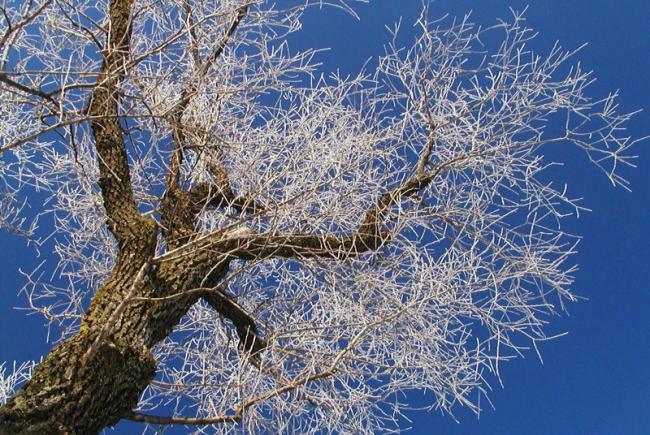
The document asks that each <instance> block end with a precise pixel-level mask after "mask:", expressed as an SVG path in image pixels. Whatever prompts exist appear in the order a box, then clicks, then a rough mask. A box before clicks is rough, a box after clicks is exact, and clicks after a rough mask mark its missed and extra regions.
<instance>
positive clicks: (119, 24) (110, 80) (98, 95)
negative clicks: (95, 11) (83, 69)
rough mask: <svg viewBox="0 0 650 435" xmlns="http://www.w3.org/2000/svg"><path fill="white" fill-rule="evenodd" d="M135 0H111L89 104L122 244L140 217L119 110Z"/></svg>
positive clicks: (107, 198) (109, 207) (102, 178)
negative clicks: (134, 195) (95, 82)
mask: <svg viewBox="0 0 650 435" xmlns="http://www.w3.org/2000/svg"><path fill="white" fill-rule="evenodd" d="M132 1H133V0H111V1H110V12H109V27H110V31H109V34H108V37H107V41H106V48H105V49H104V62H103V64H102V70H101V73H100V75H99V80H98V81H97V86H96V87H95V89H94V90H93V94H92V100H91V103H90V108H89V115H90V116H93V117H96V119H95V120H94V121H93V123H92V130H93V134H94V136H95V146H96V148H97V154H98V156H97V158H98V161H99V174H100V175H99V185H100V187H101V190H102V196H103V199H104V207H105V208H106V214H107V215H108V227H109V229H110V230H111V232H112V233H113V234H114V235H115V237H116V238H117V240H118V241H119V242H120V243H121V244H122V243H124V242H125V240H126V239H127V237H128V236H129V234H130V233H131V227H132V226H133V223H134V222H136V221H138V220H139V219H140V215H139V213H138V211H137V206H136V204H135V200H134V197H133V189H132V187H131V177H130V172H129V165H128V159H127V153H126V146H125V143H124V140H123V137H122V128H121V126H120V123H119V113H118V93H119V86H120V81H121V74H122V73H123V72H124V66H125V64H126V61H127V58H128V55H129V41H130V33H131V17H130V13H131V6H132Z"/></svg>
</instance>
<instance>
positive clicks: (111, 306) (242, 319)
mask: <svg viewBox="0 0 650 435" xmlns="http://www.w3.org/2000/svg"><path fill="white" fill-rule="evenodd" d="M132 6H133V2H132V0H111V1H110V6H109V7H110V10H109V26H108V28H109V29H110V32H109V34H108V37H107V41H106V46H105V49H104V51H103V53H102V54H103V59H104V60H103V65H102V70H101V72H100V74H99V78H98V80H97V84H96V85H95V88H94V90H93V94H92V98H91V101H90V103H89V108H88V114H89V116H90V117H91V119H92V125H91V127H92V131H93V134H94V138H95V147H96V151H97V159H98V164H99V169H100V179H99V185H100V187H101V193H102V198H103V204H104V208H105V210H106V216H107V222H106V224H107V226H108V228H109V230H110V231H111V233H112V234H113V235H114V236H115V238H116V240H117V242H118V249H119V250H118V254H117V259H116V263H115V266H114V268H113V270H112V274H111V275H110V277H109V278H108V280H107V281H106V282H105V283H104V284H103V285H102V286H101V287H100V289H99V290H98V291H97V293H96V295H95V296H94V298H93V300H92V302H91V304H90V307H89V309H88V311H87V313H86V314H85V316H84V318H83V321H82V324H81V327H80V329H79V331H78V332H77V333H76V334H75V335H74V336H72V337H71V338H69V339H68V340H67V341H65V342H63V343H61V344H60V345H58V346H56V347H55V348H54V349H52V351H51V352H50V353H49V355H48V356H47V357H46V358H45V359H44V361H43V362H42V363H41V364H40V365H39V366H38V368H37V369H36V371H35V372H34V374H33V377H32V378H31V380H30V381H29V382H27V383H26V385H25V386H24V387H23V388H22V389H21V390H20V391H19V392H18V393H17V394H16V395H15V396H14V397H13V398H12V399H11V400H10V401H9V402H8V403H7V404H6V405H5V406H3V407H1V408H0V433H2V434H42V433H66V434H92V433H97V432H99V431H100V430H101V429H102V428H105V427H109V426H112V425H114V424H116V423H117V422H118V421H119V420H120V419H122V418H127V417H131V418H133V413H132V411H133V409H134V408H135V407H136V405H137V403H138V399H139V397H140V395H141V394H142V392H143V391H144V389H145V388H146V387H147V385H149V383H150V382H151V380H152V379H153V377H154V375H155V372H156V361H155V360H154V358H153V356H152V354H151V352H150V349H151V348H152V347H153V346H154V345H155V344H156V343H158V342H159V341H160V340H162V339H163V338H165V337H166V336H167V335H169V334H170V332H171V331H172V329H173V327H174V326H175V325H176V324H177V323H178V322H179V320H180V319H181V317H182V316H183V315H184V314H185V313H186V312H187V311H188V309H189V308H190V307H191V306H192V305H193V304H194V303H196V302H197V301H198V300H199V299H200V298H202V299H204V300H205V301H206V302H207V303H208V304H209V305H210V306H211V307H212V308H214V309H215V310H216V311H218V312H219V313H220V314H221V315H222V316H224V317H225V318H227V319H229V320H230V321H231V322H232V323H233V325H234V327H235V329H236V331H237V333H238V335H239V338H240V345H241V346H242V347H243V348H244V349H245V350H246V351H248V352H250V353H251V354H252V355H253V356H255V354H256V353H257V352H261V351H263V349H264V347H265V342H264V339H263V338H262V337H261V336H259V335H258V333H257V328H256V325H255V322H254V319H252V318H251V317H250V316H249V315H248V314H247V313H246V312H245V311H244V310H243V309H242V308H241V307H240V306H239V305H238V304H237V303H236V302H234V301H233V300H231V299H230V298H229V297H228V296H227V295H226V294H225V293H223V292H222V291H221V290H219V288H218V283H219V281H220V280H221V279H222V278H223V277H224V276H225V274H226V273H227V272H228V264H229V262H230V260H231V259H232V258H241V259H260V258H269V257H292V256H298V255H299V256H303V257H309V256H319V257H328V258H344V257H348V256H350V255H354V254H356V253H359V252H364V251H368V250H372V249H376V248H377V247H378V246H379V245H380V244H382V243H383V242H385V241H386V240H387V238H388V235H387V234H385V233H381V232H380V231H379V221H380V220H381V216H382V215H383V214H384V212H385V211H386V210H387V208H388V207H390V204H391V202H392V201H393V200H394V199H395V198H394V197H396V196H401V195H408V194H412V193H414V192H415V191H417V190H419V189H420V188H422V187H424V186H425V185H426V184H427V183H428V182H429V181H430V176H425V175H424V172H423V171H418V173H417V174H416V175H415V176H414V177H413V178H412V179H410V180H407V182H406V183H404V185H402V186H399V187H398V188H396V189H395V190H394V191H392V192H388V193H387V194H385V195H384V196H383V197H382V198H381V200H380V201H379V202H378V204H376V206H375V207H372V208H371V209H370V210H368V212H367V215H366V219H365V220H364V222H363V224H362V225H361V227H360V229H359V232H358V233H357V234H354V235H352V236H349V237H344V238H341V237H335V236H326V237H322V236H314V235H309V234H291V235H283V234H253V235H244V236H242V235H239V236H235V237H229V236H228V233H227V232H225V231H219V232H216V233H213V234H210V235H208V236H205V237H202V238H197V237H198V236H196V235H195V220H196V217H197V215H198V214H199V213H200V211H201V210H202V209H203V208H204V207H219V206H222V205H223V204H225V203H228V205H229V206H231V207H234V208H236V209H239V210H240V212H242V213H244V212H253V213H257V212H260V211H262V210H263V207H262V206H260V205H259V204H256V203H255V202H254V201H253V200H252V199H249V198H243V197H238V196H237V195H236V194H235V193H234V192H233V190H232V189H231V188H230V186H229V183H228V178H227V174H226V173H225V172H224V170H223V167H222V166H221V165H219V164H218V163H216V164H215V166H214V167H212V168H210V169H211V172H212V173H213V175H214V178H215V180H217V181H216V184H215V185H208V184H202V185H198V186H196V187H194V188H193V189H191V190H189V191H185V190H183V189H182V187H181V186H180V183H179V171H180V165H181V163H182V158H183V142H184V136H183V132H182V128H181V127H180V117H181V116H182V114H183V110H184V109H185V108H186V107H187V104H188V102H189V100H190V99H191V97H192V94H193V90H192V89H186V90H185V91H184V92H183V96H182V97H181V99H180V101H179V103H178V106H177V107H176V110H175V111H174V112H173V113H172V115H171V122H172V125H174V126H176V127H174V128H175V131H174V134H173V137H174V146H175V150H174V153H173V155H172V159H171V161H170V164H169V168H170V169H169V174H168V178H167V192H166V193H165V195H164V196H163V198H162V200H161V206H160V215H161V224H160V225H159V224H158V223H157V222H156V221H154V220H153V219H151V218H146V217H143V216H142V215H141V214H140V213H139V212H138V208H137V204H136V201H135V199H134V195H133V190H132V186H131V182H130V173H129V165H128V156H127V149H126V144H125V141H124V139H123V135H124V132H123V129H122V126H121V125H120V112H119V87H120V80H121V78H120V77H121V74H122V72H123V71H124V69H125V68H126V64H127V62H128V60H129V42H130V31H131V29H130V27H131V26H130V22H131V13H132ZM247 8H248V6H247V5H246V4H244V6H242V7H240V8H239V9H238V11H237V14H236V16H235V17H234V18H233V21H232V24H231V26H230V27H229V28H228V29H227V31H226V34H225V35H224V38H223V40H222V41H221V43H220V44H219V45H218V46H217V47H215V49H214V51H213V53H211V56H209V57H208V58H207V59H206V60H205V62H204V63H203V64H202V65H201V71H203V73H205V72H206V71H207V69H208V68H209V67H210V64H211V63H212V62H214V60H215V59H216V58H217V57H218V56H219V55H220V53H221V52H222V51H223V50H224V47H225V44H226V43H227V42H228V39H229V38H230V37H231V36H232V35H233V33H234V32H235V31H236V28H237V26H238V24H239V22H240V21H241V20H242V19H243V18H244V17H245V15H246V12H247ZM197 58H198V56H197ZM160 227H162V229H160ZM159 230H160V231H161V234H162V236H163V237H162V238H163V240H164V241H165V244H166V246H167V248H168V252H167V253H166V254H164V255H162V256H160V257H155V252H156V247H157V243H158V237H157V236H158V232H159ZM240 417H241V416H234V417H233V419H232V420H237V419H239V418H240Z"/></svg>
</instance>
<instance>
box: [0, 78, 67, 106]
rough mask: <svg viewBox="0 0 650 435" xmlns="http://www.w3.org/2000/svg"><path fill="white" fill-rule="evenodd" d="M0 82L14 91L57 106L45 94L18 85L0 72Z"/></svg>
mask: <svg viewBox="0 0 650 435" xmlns="http://www.w3.org/2000/svg"><path fill="white" fill-rule="evenodd" d="M0 82H2V83H4V84H6V85H8V86H11V87H12V88H14V89H17V90H19V91H21V92H24V93H26V94H29V95H34V96H36V97H39V98H43V99H45V100H47V101H49V102H50V103H52V104H57V102H56V101H55V100H54V99H53V98H52V97H51V96H50V95H49V94H48V93H46V92H43V91H41V90H40V89H32V88H30V87H28V86H25V85H23V84H22V83H19V82H17V81H14V80H12V79H10V78H9V77H7V74H6V73H4V72H0Z"/></svg>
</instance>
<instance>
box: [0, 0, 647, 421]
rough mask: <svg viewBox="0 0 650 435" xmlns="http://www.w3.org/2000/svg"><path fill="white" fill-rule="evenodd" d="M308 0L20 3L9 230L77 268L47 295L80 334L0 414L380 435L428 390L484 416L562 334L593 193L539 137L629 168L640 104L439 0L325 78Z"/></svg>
mask: <svg viewBox="0 0 650 435" xmlns="http://www.w3.org/2000/svg"><path fill="white" fill-rule="evenodd" d="M313 3H314V5H317V4H319V3H320V2H317V1H314V2H313ZM351 3H353V2H347V3H346V2H344V1H341V2H339V3H337V4H336V5H337V6H340V7H343V8H345V9H346V10H348V11H349V12H351V13H354V12H353V10H352V9H351V7H350V5H351ZM310 5H311V2H305V1H304V0H296V1H294V2H290V1H288V2H283V3H282V5H281V6H277V5H275V4H273V3H272V2H266V1H262V0H231V1H207V0H202V1H190V0H174V1H172V0H169V1H167V0H163V1H159V2H147V1H137V2H132V1H131V0H109V2H100V3H99V4H98V3H97V2H94V1H92V2H89V1H82V0H79V1H68V0H43V1H29V2H26V3H25V2H16V3H15V4H13V3H10V4H7V5H5V6H4V7H3V8H2V12H3V18H4V24H3V25H4V27H3V28H2V32H1V34H2V36H1V37H0V48H1V49H2V68H1V69H0V71H1V72H0V83H1V85H2V87H1V90H0V92H2V101H3V102H2V103H1V105H0V110H1V113H2V116H1V122H2V124H1V127H0V128H1V130H0V131H2V141H1V142H0V151H1V152H2V158H3V160H2V161H3V165H2V167H1V168H0V177H2V178H1V179H2V189H3V190H2V192H3V194H2V197H1V198H2V203H0V210H1V211H2V214H1V215H0V222H1V223H2V225H3V227H5V228H8V229H9V230H12V231H14V232H16V233H18V234H21V235H23V236H24V237H27V238H28V239H30V240H32V241H34V242H35V243H41V244H42V245H43V246H47V243H51V244H52V246H53V249H54V250H55V252H56V253H57V255H58V256H59V258H60V261H59V264H58V266H57V267H56V268H55V269H54V272H56V273H57V274H58V277H55V278H54V280H53V281H54V282H48V281H47V280H44V279H43V278H42V275H41V273H40V271H38V270H37V271H35V272H34V273H32V274H30V275H28V284H27V286H26V289H25V290H26V293H27V295H28V301H29V304H30V308H32V309H33V310H34V311H37V312H39V313H41V314H43V316H44V317H45V318H46V319H47V321H48V322H49V323H50V324H51V325H52V327H53V328H55V330H56V331H58V333H59V335H60V339H59V342H58V344H57V345H56V346H55V347H54V348H53V349H52V351H51V352H50V354H49V355H48V356H47V357H45V359H44V360H43V361H42V362H41V363H40V364H39V365H38V366H37V367H36V368H35V369H34V372H33V374H31V378H30V380H29V381H27V382H26V383H25V385H24V386H23V387H22V389H20V390H19V391H18V392H16V393H15V394H14V395H13V397H11V398H10V399H9V400H8V401H7V403H6V404H5V405H4V406H3V407H2V408H0V428H1V430H2V431H4V432H6V433H43V432H52V431H57V432H61V433H96V432H98V431H99V430H101V429H102V428H104V427H107V426H111V425H113V424H115V423H116V422H117V421H119V420H120V419H122V418H127V419H132V420H135V421H140V422H143V423H157V424H188V425H213V426H212V428H214V430H219V431H231V430H237V428H240V427H244V428H245V429H246V430H248V431H251V432H259V431H262V430H267V431H269V432H285V431H290V430H292V431H296V432H300V433H302V432H305V433H308V432H317V431H322V430H327V431H335V432H354V433H357V432H373V431H375V430H378V429H382V428H387V427H391V426H393V425H395V424H396V423H397V420H398V416H399V415H400V412H401V411H402V409H403V408H405V407H407V405H406V404H402V403H400V402H399V400H398V398H399V394H400V393H402V392H405V391H408V390H411V389H415V388H424V389H427V390H430V391H432V392H433V393H434V397H435V400H436V402H435V403H434V405H435V406H436V407H438V408H440V409H443V410H449V409H451V407H452V406H454V405H455V404H458V403H460V404H463V405H467V406H469V407H474V406H475V405H474V404H475V403H476V399H477V397H479V396H481V395H482V394H483V392H484V388H485V385H486V382H487V381H488V380H489V378H490V376H498V374H499V364H500V362H502V361H503V360H506V359H509V358H511V357H512V356H513V355H515V354H516V353H517V352H518V351H519V349H520V347H521V346H522V343H523V342H525V341H528V342H532V343H533V344H535V343H536V342H538V341H540V340H544V339H546V338H547V337H546V334H545V331H544V325H545V324H546V322H547V320H548V317H549V315H551V314H554V313H555V312H556V311H557V310H558V309H561V308H563V303H564V301H566V300H573V299H574V297H573V295H572V294H571V292H570V287H571V284H572V272H573V267H572V266H571V265H570V264H569V263H568V258H569V257H570V255H571V254H572V253H573V251H574V246H575V243H576V239H575V238H574V237H572V236H571V235H569V234H566V233H564V232H563V231H562V230H561V228H560V221H561V220H563V219H565V218H566V217H568V216H569V215H571V214H575V213H577V212H579V211H580V209H581V206H580V204H579V203H578V202H577V201H576V200H574V199H572V198H571V197H570V196H569V194H568V193H567V192H566V190H565V189H557V188H556V187H555V186H554V184H553V183H551V182H550V180H548V176H547V174H546V172H545V169H547V168H548V167H549V165H551V164H552V163H551V162H550V161H548V160H547V159H545V158H544V157H543V154H542V152H544V150H545V149H547V148H549V147H560V146H565V145H566V144H573V145H575V146H578V147H580V148H581V149H583V150H584V151H585V152H586V154H587V156H588V158H589V159H590V160H591V161H592V162H594V164H596V165H598V166H599V167H601V168H602V169H603V171H604V172H605V173H606V174H607V176H608V177H609V178H610V180H611V181H612V183H614V184H615V185H616V184H622V185H624V186H625V181H624V179H622V178H621V176H620V175H619V170H620V168H621V166H624V165H626V164H629V158H630V156H629V153H628V149H629V147H630V146H632V145H633V144H634V142H635V141H634V140H632V139H629V138H627V137H625V136H624V135H623V131H622V129H623V127H624V123H625V122H626V121H627V120H628V119H629V117H630V116H631V115H630V114H625V113H624V114H620V113H618V112H617V110H616V109H617V108H616V103H615V99H614V97H613V96H610V97H607V98H605V99H602V100H594V99H590V98H589V97H588V95H587V88H588V86H589V84H590V82H591V81H592V79H591V76H590V74H589V73H587V72H584V71H582V70H581V69H580V68H579V66H574V67H571V66H570V65H569V62H571V59H572V58H573V56H574V54H575V52H573V51H563V50H562V49H561V48H560V47H559V46H556V47H554V48H553V49H552V50H551V51H550V52H549V53H548V54H546V55H544V56H538V55H536V54H535V53H533V52H531V51H529V49H528V48H527V43H528V42H529V41H530V39H531V38H533V36H534V34H533V33H532V31H531V30H530V29H528V28H526V27H525V24H524V22H523V17H522V15H521V14H519V13H513V18H512V20H511V21H510V22H500V23H499V24H497V25H495V26H493V27H489V28H479V27H476V26H474V25H473V24H472V23H471V22H470V21H469V18H468V17H465V18H464V19H462V20H459V21H452V22H449V23H448V22H445V21H434V20H430V19H429V14H428V11H427V10H426V8H425V11H424V12H423V14H422V17H421V18H420V20H419V22H418V25H419V27H420V29H421V36H420V37H419V38H418V39H417V40H416V41H414V42H413V43H412V44H409V45H407V46H403V45H402V44H401V43H400V39H399V26H396V27H395V28H394V30H393V32H392V33H393V34H392V40H391V42H390V43H389V44H388V45H387V48H386V54H385V55H384V56H383V57H382V58H381V59H379V60H378V62H377V65H376V68H372V70H371V71H370V72H367V71H364V72H362V73H360V74H359V75H358V76H355V77H341V76H337V75H334V76H331V77H326V78H323V77H319V76H317V75H316V74H317V64H316V63H315V62H316V54H317V53H316V52H315V51H306V52H300V53H292V52H291V51H290V50H289V47H288V43H287V38H288V36H289V35H290V34H291V33H292V32H294V31H295V30H297V29H299V28H300V17H301V13H302V12H303V11H304V9H305V8H306V7H309V6H310ZM281 8H282V9H281ZM368 69H371V67H370V66H369V67H368ZM37 192H40V193H39V194H41V195H45V197H46V198H47V201H45V204H44V206H43V209H42V212H43V213H42V214H40V215H38V216H36V217H35V218H34V220H32V221H29V220H26V219H27V218H29V217H30V216H29V214H28V213H27V214H26V213H25V212H24V211H23V210H22V209H21V204H22V203H23V202H21V201H23V200H24V199H22V198H27V199H28V198H29V197H30V196H31V195H35V194H36V193H37ZM21 195H22V198H21ZM37 223H40V226H39V225H37ZM43 227H47V228H43ZM23 369H24V370H18V371H17V373H16V374H15V375H14V378H15V380H14V378H12V379H10V381H9V382H8V383H7V386H5V387H4V388H3V389H4V390H5V391H9V390H10V389H12V388H13V386H14V384H15V383H16V382H17V381H20V380H22V379H23V376H25V370H27V371H28V369H29V367H28V366H24V367H23ZM169 403H172V404H173V405H172V407H171V410H170V415H169V416H168V417H164V416H159V415H162V414H160V411H161V410H163V411H164V410H167V409H168V408H169V405H168V404H169ZM190 412H191V413H193V415H189V414H188V413H190ZM4 432H3V433H4Z"/></svg>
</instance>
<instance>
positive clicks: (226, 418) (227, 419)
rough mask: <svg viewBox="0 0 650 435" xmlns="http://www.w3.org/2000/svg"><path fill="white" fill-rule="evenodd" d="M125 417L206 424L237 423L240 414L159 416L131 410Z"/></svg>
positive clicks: (143, 421) (144, 421)
mask: <svg viewBox="0 0 650 435" xmlns="http://www.w3.org/2000/svg"><path fill="white" fill-rule="evenodd" d="M124 418H125V419H127V420H131V421H137V422H140V423H149V424H182V425H208V424H219V423H237V422H238V421H240V420H241V415H223V416H220V417H207V418H189V417H159V416H156V415H147V414H140V413H137V412H131V413H129V414H127V415H125V416H124Z"/></svg>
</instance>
